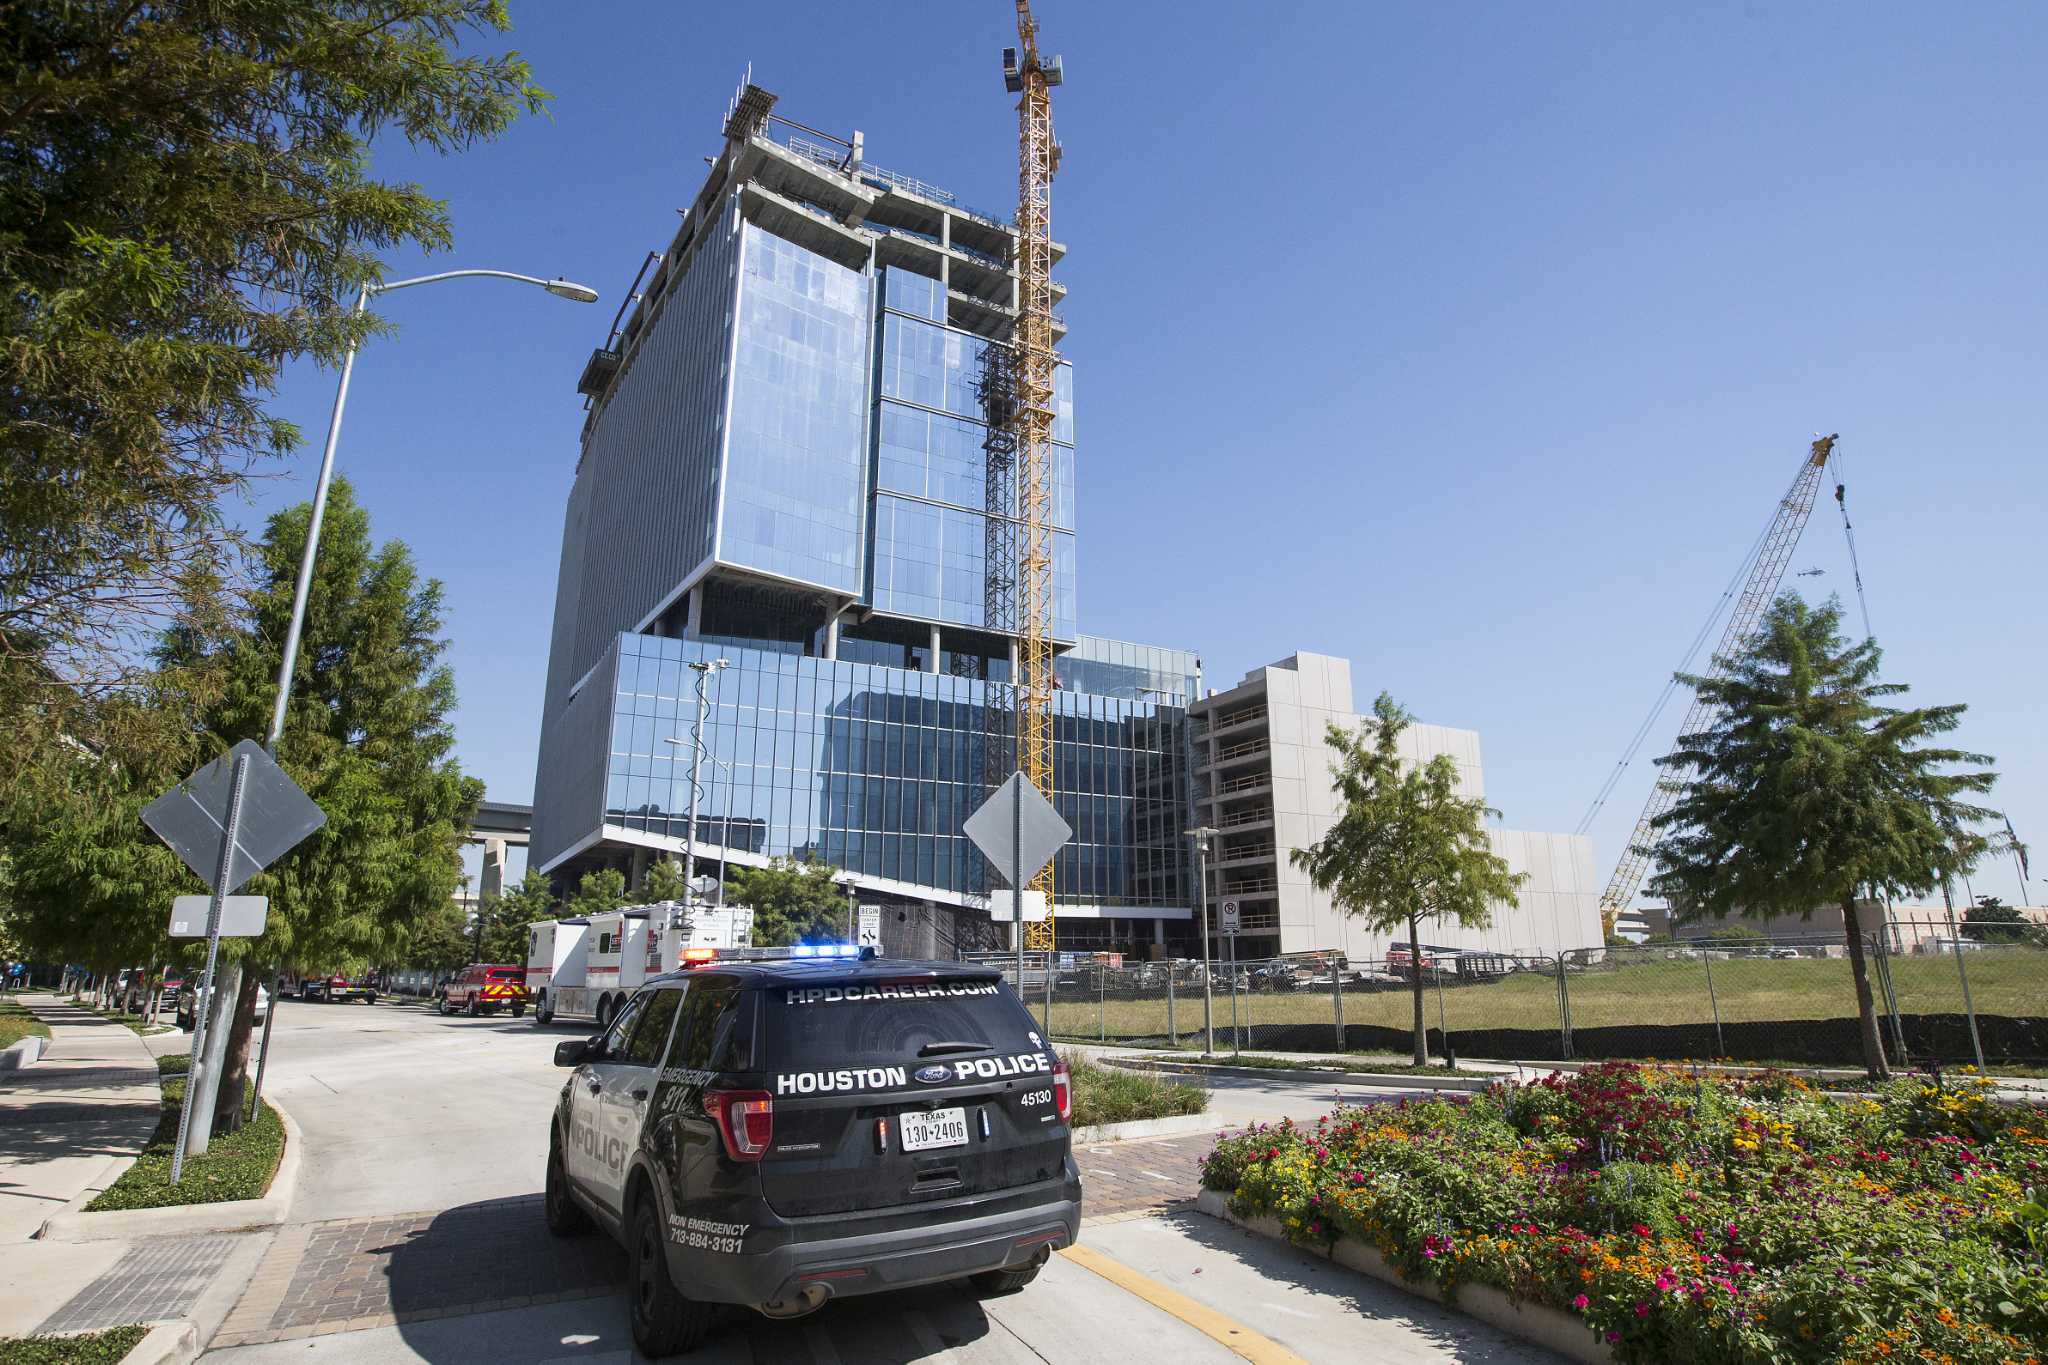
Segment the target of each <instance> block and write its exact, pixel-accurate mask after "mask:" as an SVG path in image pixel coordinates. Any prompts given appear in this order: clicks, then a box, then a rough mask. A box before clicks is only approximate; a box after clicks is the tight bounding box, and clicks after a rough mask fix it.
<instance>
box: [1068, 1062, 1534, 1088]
mask: <svg viewBox="0 0 2048 1365" xmlns="http://www.w3.org/2000/svg"><path fill="white" fill-rule="evenodd" d="M1094 1060H1095V1061H1097V1062H1098V1063H1100V1064H1102V1065H1104V1066H1114V1067H1119V1068H1121V1069H1123V1070H1125V1071H1170V1072H1173V1073H1175V1074H1176V1075H1181V1076H1201V1077H1204V1078H1206V1079H1209V1080H1221V1079H1224V1078H1226V1077H1230V1076H1243V1077H1247V1078H1249V1079H1252V1080H1260V1081H1282V1082H1289V1083H1292V1084H1295V1085H1310V1086H1325V1085H1328V1084H1329V1083H1330V1082H1331V1081H1344V1082H1347V1083H1349V1084H1351V1085H1377V1086H1385V1087H1387V1088H1389V1089H1401V1090H1460V1091H1466V1092H1469V1093H1473V1094H1476V1093H1478V1092H1479V1091H1482V1090H1484V1089H1486V1088H1487V1087H1488V1086H1490V1085H1492V1084H1493V1083H1494V1082H1493V1081H1491V1080H1481V1079H1480V1078H1478V1077H1476V1076H1440V1077H1432V1076H1403V1075H1400V1074H1398V1073H1391V1072H1389V1073H1382V1072H1378V1071H1340V1070H1337V1069H1336V1068H1334V1067H1333V1068H1331V1069H1330V1070H1327V1071H1296V1070H1292V1069H1288V1070H1283V1069H1281V1068H1279V1067H1270V1066H1205V1065H1203V1064H1202V1063H1200V1062H1150V1061H1147V1062H1141V1061H1139V1060H1137V1059H1136V1058H1133V1057H1111V1056H1108V1055H1106V1054H1097V1056H1096V1057H1095V1059H1094ZM1499 1079H1501V1080H1512V1079H1513V1077H1512V1076H1511V1075H1509V1074H1508V1073H1506V1072H1503V1073H1502V1074H1501V1076H1500V1077H1499Z"/></svg>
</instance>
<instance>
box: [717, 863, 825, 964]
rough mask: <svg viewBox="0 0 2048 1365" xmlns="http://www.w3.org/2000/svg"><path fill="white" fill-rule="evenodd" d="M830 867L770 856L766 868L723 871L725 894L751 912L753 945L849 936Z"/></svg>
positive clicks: (732, 901)
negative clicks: (726, 887)
mask: <svg viewBox="0 0 2048 1365" xmlns="http://www.w3.org/2000/svg"><path fill="white" fill-rule="evenodd" d="M835 875H836V874H835V872H834V869H833V868H832V865H831V864H829V863H824V862H820V861H818V860H817V859H815V858H807V859H804V860H803V861H801V862H799V861H798V860H796V859H794V858H776V859H773V860H772V861H770V862H769V864H768V866H766V867H734V868H729V869H728V870H727V874H726V879H727V881H728V882H729V883H730V884H731V885H730V889H729V892H728V899H729V901H730V902H731V903H732V904H734V905H743V906H746V907H747V908H748V909H750V910H752V911H753V912H754V944H755V946H756V947H761V948H779V947H784V946H786V945H788V944H792V943H823V942H829V941H836V940H841V939H845V938H848V937H850V935H851V930H850V929H849V928H848V926H847V916H848V914H849V911H848V908H847V902H846V892H845V890H844V888H842V887H841V886H840V885H839V883H838V882H836V881H834V880H833V878H834V876H835Z"/></svg>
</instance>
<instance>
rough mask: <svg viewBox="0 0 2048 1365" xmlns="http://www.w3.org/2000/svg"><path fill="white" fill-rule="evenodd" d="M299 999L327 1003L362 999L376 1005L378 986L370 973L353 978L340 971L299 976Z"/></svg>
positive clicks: (366, 1002)
mask: <svg viewBox="0 0 2048 1365" xmlns="http://www.w3.org/2000/svg"><path fill="white" fill-rule="evenodd" d="M299 999H301V1000H319V1001H324V1002H325V1003H327V1004H334V1003H336V1002H339V1001H343V1000H360V1001H362V1002H363V1003H364V1004H366V1005H374V1004H376V1003H377V986H376V983H375V981H374V980H373V979H372V978H371V977H370V976H368V975H364V976H358V977H355V978H353V979H351V978H349V977H347V976H345V975H343V974H342V973H340V972H335V973H334V974H333V975H331V976H306V977H301V978H299Z"/></svg>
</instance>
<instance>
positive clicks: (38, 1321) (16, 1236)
mask: <svg viewBox="0 0 2048 1365" xmlns="http://www.w3.org/2000/svg"><path fill="white" fill-rule="evenodd" d="M17 999H19V1000H20V1002H21V1004H22V1005H23V1006H24V1007H25V1008H26V1009H28V1010H29V1011H30V1012H31V1013H33V1014H34V1015H35V1016H36V1017H37V1018H38V1019H41V1020H42V1021H43V1022H44V1023H45V1024H48V1025H49V1026H50V1050H49V1052H48V1053H47V1054H45V1055H44V1057H43V1059H42V1060H41V1061H39V1062H37V1063H36V1064H35V1065H34V1066H31V1067H28V1068H27V1069H25V1070H22V1071H15V1072H10V1073H8V1074H7V1076H6V1077H5V1079H4V1080H0V1256H4V1257H5V1258H6V1261H7V1290H8V1292H7V1293H6V1294H5V1295H0V1337H11V1336H29V1335H32V1334H35V1333H38V1332H53V1331H87V1330H92V1329H95V1328H100V1327H116V1326H121V1325H123V1324H126V1323H131V1322H160V1321H169V1320H174V1319H179V1318H187V1317H192V1316H195V1311H196V1309H197V1308H198V1306H199V1305H200V1304H201V1301H202V1300H204V1299H207V1298H208V1296H209V1295H212V1296H213V1297H216V1298H217V1297H219V1296H220V1295H221V1294H222V1293H223V1292H229V1293H230V1294H231V1292H232V1291H231V1290H230V1286H229V1283H228V1282H230V1281H232V1286H233V1288H236V1289H238V1288H239V1285H240V1283H241V1282H242V1281H245V1280H246V1279H247V1278H248V1275H249V1273H250V1270H251V1269H253V1260H254V1256H253V1254H252V1253H255V1252H257V1251H259V1250H260V1247H259V1246H258V1245H256V1244H255V1243H254V1241H253V1240H252V1239H249V1238H238V1237H203V1238H193V1237H152V1238H149V1239H147V1240H145V1241H141V1242H126V1241H119V1240H109V1241H95V1242H72V1243H65V1242H50V1241H44V1240H40V1239H37V1238H36V1237H35V1233H36V1230H37V1229H38V1228H40V1227H41V1226H42V1225H43V1223H44V1221H45V1220H47V1219H48V1218H50V1217H51V1216H52V1215H53V1214H57V1213H60V1212H63V1211H65V1210H66V1209H67V1207H71V1206H74V1205H77V1204H81V1203H83V1202H85V1196H88V1195H89V1194H90V1193H91V1192H92V1191H95V1190H99V1189H103V1188H104V1187H106V1186H107V1185H108V1184H110V1183H112V1181H113V1180H114V1179H115V1177H116V1176H118V1175H119V1174H120V1172H121V1171H122V1170H124V1169H126V1167H127V1166H128V1164H129V1163H130V1162H131V1161H132V1160H133V1159H134V1157H135V1156H136V1154H137V1153H139V1152H141V1151H142V1149H143V1147H144V1146H145V1145H146V1144H147V1143H148V1141H149V1137H150V1134H151V1133H153V1132H155V1131H156V1125H157V1119H158V1117H159V1116H160V1114H161V1112H162V1109H163V1092H162V1089H161V1087H160V1086H159V1084H158V1072H157V1065H156V1059H157V1055H158V1052H159V1050H161V1051H170V1050H173V1049H172V1048H169V1047H164V1046H163V1044H164V1042H165V1041H166V1040H170V1041H172V1042H174V1043H182V1042H183V1039H182V1038H181V1037H179V1036H178V1035H171V1034H166V1035H162V1036H161V1037H160V1038H158V1039H153V1040H151V1041H152V1042H155V1043H157V1045H158V1046H156V1047H152V1046H150V1044H149V1043H146V1042H144V1040H143V1039H142V1038H141V1037H139V1036H138V1035H137V1034H135V1032H134V1031H133V1030H131V1029H129V1028H128V1027H127V1026H126V1025H125V1024H117V1023H115V1022H113V1021H112V1020H110V1019H104V1018H102V1017H100V1016H99V1015H97V1014H94V1013H92V1012H91V1011H90V1010H84V1009H80V1008H79V1007H78V1006H76V1005H73V1004H70V1003H68V1002H66V1001H64V1000H61V999H59V998H58V997H56V996H54V995H23V996H19V997H17ZM261 1240H262V1241H263V1242H266V1243H267V1241H268V1238H267V1237H265V1238H263V1239H261ZM228 1271H235V1272H238V1273H239V1275H240V1279H239V1280H236V1279H234V1276H233V1275H231V1274H227V1273H224V1272H228ZM229 1301H230V1302H231V1301H232V1298H231V1297H230V1299H229ZM227 1306H228V1305H227V1303H222V1304H220V1305H219V1308H218V1313H219V1314H221V1315H224V1314H225V1312H226V1309H227ZM216 1320H217V1319H216Z"/></svg>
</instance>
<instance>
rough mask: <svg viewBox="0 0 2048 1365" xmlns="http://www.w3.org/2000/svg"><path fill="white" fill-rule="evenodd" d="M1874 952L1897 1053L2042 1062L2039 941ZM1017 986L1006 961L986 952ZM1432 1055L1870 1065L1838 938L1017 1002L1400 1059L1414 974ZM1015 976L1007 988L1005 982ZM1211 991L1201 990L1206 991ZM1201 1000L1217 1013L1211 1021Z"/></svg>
mask: <svg viewBox="0 0 2048 1365" xmlns="http://www.w3.org/2000/svg"><path fill="white" fill-rule="evenodd" d="M1865 958H1866V965H1867V967H1868V976H1869V981H1870V987H1871V991H1872V995H1873V1000H1874V1003H1875V1006H1876V1009H1877V1013H1878V1017H1879V1023H1880V1032H1881V1033H1882V1035H1883V1039H1884V1044H1885V1049H1886V1052H1887V1054H1888V1055H1889V1056H1890V1058H1891V1059H1892V1061H1893V1062H1894V1063H1895V1064H1897V1063H1902V1062H1903V1063H1907V1064H1913V1065H1926V1064H1930V1063H1938V1064H1940V1065H1944V1066H1953V1065H1958V1064H1962V1063H1978V1064H1982V1065H1995V1064H1997V1063H2001V1062H2003V1063H2008V1064H2010V1063H2032V1064H2041V1063H2048V944H2043V943H2042V942H2040V941H2038V940H2033V941H2022V942H2012V943H1979V942H1975V941H1970V940H1964V941H1962V942H1961V944H1960V945H1958V943H1957V941H1956V940H1953V939H1943V938H1930V937H1917V938H1916V937H1914V936H1912V935H1909V934H1906V933H1903V932H1901V931H1900V927H1898V926H1887V928H1886V929H1885V930H1884V931H1881V932H1879V933H1875V934H1872V935H1870V936H1869V937H1868V938H1867V939H1866V941H1865ZM987 960H988V961H990V963H991V964H992V965H998V966H1001V967H1002V968H1003V969H1004V973H1005V975H1006V976H1007V977H1011V978H1013V979H1014V977H1015V975H1016V972H1015V965H1014V964H1015V959H1014V957H1013V956H1009V955H994V954H991V955H988V958H987ZM1418 970H1419V972H1420V975H1421V977H1422V984H1423V999H1422V1010H1423V1024H1424V1028H1425V1030H1426V1031H1427V1034H1428V1043H1429V1051H1430V1055H1431V1056H1432V1057H1433V1058H1441V1057H1443V1056H1445V1055H1446V1054H1453V1055H1459V1056H1467V1057H1485V1058H1496V1059H1520V1060H1529V1061H1547V1060H1571V1059H1598V1058H1657V1059H1668V1060H1682V1059H1715V1058H1721V1059H1727V1060H1731V1061H1738V1062H1757V1063H1763V1062H1781V1063H1791V1064H1803V1065H1829V1064H1835V1065H1860V1064H1861V1062H1862V1043H1861V1037H1860V1033H1859V1024H1858V1014H1857V1007H1856V994H1855V988H1854V984H1853V977H1852V975H1851V970H1850V964H1849V959H1848V954H1847V945H1846V944H1845V943H1844V942H1843V941H1842V939H1841V937H1840V936H1839V935H1813V936H1809V937H1806V938H1794V939H1779V940H1773V941H1769V942H1762V941H1753V940H1746V939H1745V940H1728V939H1699V940H1691V941H1684V942H1674V943H1663V944H1646V945H1638V946H1627V947H1605V948H1581V949H1573V950H1570V951H1567V952H1565V953H1563V954H1561V955H1559V956H1555V957H1552V956H1545V955H1525V954H1509V953H1482V952H1450V951H1441V950H1434V949H1429V948H1425V949H1424V950H1423V952H1422V955H1421V962H1420V964H1419V968H1418V966H1417V965H1416V964H1414V963H1412V962H1411V961H1410V960H1409V954H1408V953H1407V952H1406V951H1405V950H1399V949H1397V950H1396V951H1395V952H1393V953H1392V954H1390V955H1389V957H1388V958H1386V959H1384V960H1374V961H1370V962H1367V961H1351V960H1346V959H1345V958H1344V957H1342V956H1340V955H1338V954H1335V953H1310V954H1297V955H1294V956H1290V957H1282V958H1269V959H1263V960H1259V961H1248V962H1239V963H1237V964H1236V967H1235V970H1234V972H1233V970H1232V968H1231V966H1230V965H1229V964H1228V963H1216V964H1213V966H1212V967H1211V969H1210V970H1209V971H1208V972H1206V973H1205V972H1204V969H1203V967H1202V964H1201V963H1199V962H1192V961H1187V960H1179V961H1147V962H1126V961H1123V960H1121V959H1119V958H1117V957H1116V956H1115V955H1113V954H1087V953H1072V954H1067V953H1055V954H1050V955H1046V954H1033V955H1029V956H1028V957H1027V961H1026V966H1025V972H1024V994H1025V996H1026V998H1027V1000H1028V1001H1029V1003H1030V1005H1031V1010H1032V1013H1033V1014H1034V1015H1035V1016H1037V1017H1038V1018H1039V1019H1040V1020H1041V1021H1043V1022H1044V1023H1045V1025H1046V1030H1047V1032H1048V1033H1049V1034H1050V1035H1051V1036H1052V1037H1054V1038H1058V1039H1064V1040H1073V1041H1083V1042H1099V1043H1107V1044H1115V1045H1123V1046H1135V1047H1163V1048H1164V1047H1185V1046H1202V1045H1204V1043H1205V1039H1206V1038H1207V1037H1208V1036H1210V1035H1211V1031H1213V1037H1214V1039H1215V1046H1216V1047H1218V1048H1231V1049H1233V1050H1237V1051H1246V1052H1257V1051H1280V1052H1337V1051H1344V1052H1362V1053H1380V1054H1387V1055H1393V1056H1405V1055H1408V1054H1409V1053H1410V1051H1411V1048H1412V1038H1413V1028H1414V1023H1415V998H1414V989H1413V986H1414V979H1415V976H1416V974H1417V971H1418ZM1013 984H1014V981H1013ZM1205 986H1206V990H1205ZM1205 1000H1206V1013H1205Z"/></svg>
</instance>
